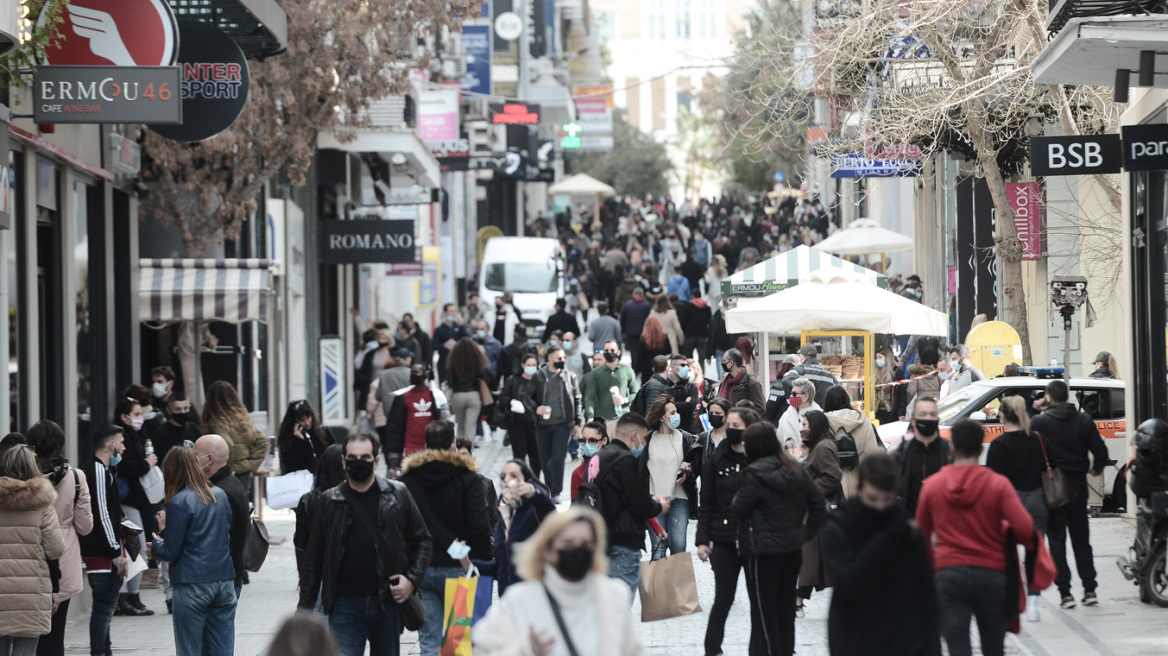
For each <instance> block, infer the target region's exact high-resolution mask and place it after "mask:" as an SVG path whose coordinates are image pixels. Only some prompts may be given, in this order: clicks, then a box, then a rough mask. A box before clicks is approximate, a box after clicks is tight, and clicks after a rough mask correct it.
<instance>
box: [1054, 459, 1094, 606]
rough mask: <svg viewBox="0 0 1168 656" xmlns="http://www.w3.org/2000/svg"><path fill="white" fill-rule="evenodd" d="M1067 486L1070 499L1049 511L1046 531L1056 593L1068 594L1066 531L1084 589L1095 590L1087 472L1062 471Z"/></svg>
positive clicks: (1069, 573) (1069, 591)
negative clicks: (1054, 569) (1069, 490)
mask: <svg viewBox="0 0 1168 656" xmlns="http://www.w3.org/2000/svg"><path fill="white" fill-rule="evenodd" d="M1063 473H1064V474H1065V475H1066V477H1067V483H1070V487H1071V501H1070V503H1068V504H1067V505H1065V506H1063V507H1062V508H1055V509H1054V510H1051V511H1050V516H1049V518H1048V519H1047V525H1046V535H1047V538H1048V539H1049V541H1050V555H1051V557H1053V558H1054V564H1055V567H1057V568H1058V576H1057V577H1056V578H1055V580H1054V584H1055V586H1057V587H1058V591H1059V594H1060V595H1062V596H1064V597H1066V596H1068V595H1070V594H1071V568H1070V567H1069V566H1068V565H1067V533H1068V532H1069V533H1070V534H1071V548H1072V549H1074V550H1075V568H1076V569H1077V570H1078V571H1079V578H1080V579H1082V581H1083V591H1084V592H1095V587H1096V585H1097V584H1096V582H1095V561H1094V560H1093V558H1094V554H1093V553H1092V550H1091V529H1090V527H1089V526H1088V524H1087V475H1086V474H1080V473H1077V472H1063Z"/></svg>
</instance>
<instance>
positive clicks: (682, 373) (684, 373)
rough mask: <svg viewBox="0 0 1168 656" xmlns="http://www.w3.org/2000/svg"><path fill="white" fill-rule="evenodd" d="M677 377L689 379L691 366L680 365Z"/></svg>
mask: <svg viewBox="0 0 1168 656" xmlns="http://www.w3.org/2000/svg"><path fill="white" fill-rule="evenodd" d="M677 377H678V378H680V379H682V380H689V367H678V368H677Z"/></svg>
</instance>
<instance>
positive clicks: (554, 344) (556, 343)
mask: <svg viewBox="0 0 1168 656" xmlns="http://www.w3.org/2000/svg"><path fill="white" fill-rule="evenodd" d="M559 345H560V340H558V339H549V340H548V346H549V347H551V348H556V347H557V346H559Z"/></svg>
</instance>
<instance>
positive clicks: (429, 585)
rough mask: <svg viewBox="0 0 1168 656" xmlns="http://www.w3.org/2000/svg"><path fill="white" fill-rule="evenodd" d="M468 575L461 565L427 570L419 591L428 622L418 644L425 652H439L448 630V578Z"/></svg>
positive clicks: (420, 634) (423, 628)
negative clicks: (443, 637)
mask: <svg viewBox="0 0 1168 656" xmlns="http://www.w3.org/2000/svg"><path fill="white" fill-rule="evenodd" d="M460 576H466V570H464V569H462V568H461V567H431V568H430V569H428V570H426V576H425V578H423V579H422V587H421V588H420V589H419V593H420V594H421V595H422V608H423V609H424V610H425V611H426V622H425V623H424V624H422V628H421V629H419V630H418V644H419V645H420V646H421V648H422V653H423V654H437V653H438V649H439V648H440V647H441V646H442V636H443V635H444V634H445V631H446V613H445V611H446V579H456V578H458V577H460Z"/></svg>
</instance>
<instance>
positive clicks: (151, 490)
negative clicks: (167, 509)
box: [138, 465, 166, 503]
mask: <svg viewBox="0 0 1168 656" xmlns="http://www.w3.org/2000/svg"><path fill="white" fill-rule="evenodd" d="M138 482H139V483H141V484H142V490H143V491H144V492H145V493H146V500H147V501H149V502H150V503H159V502H160V501H162V500H163V499H165V498H166V481H164V480H163V479H162V470H161V469H159V468H158V465H155V466H153V467H151V468H150V471H148V472H146V473H145V474H142V476H141V477H140V478H138Z"/></svg>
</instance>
